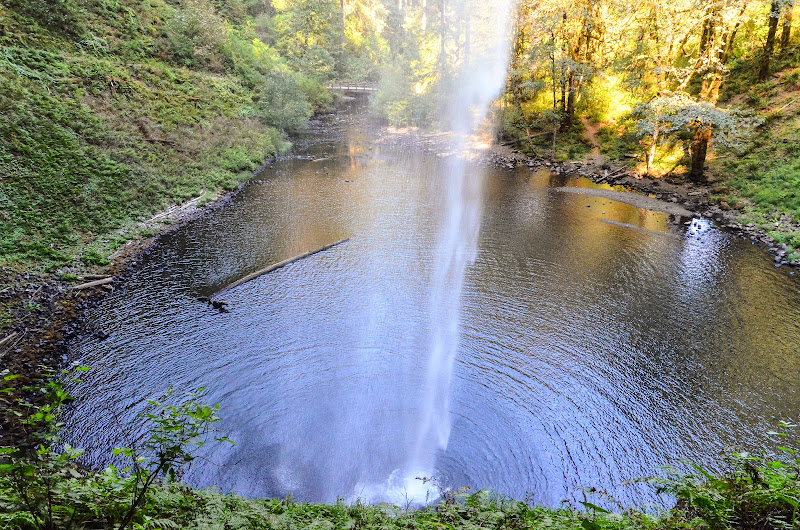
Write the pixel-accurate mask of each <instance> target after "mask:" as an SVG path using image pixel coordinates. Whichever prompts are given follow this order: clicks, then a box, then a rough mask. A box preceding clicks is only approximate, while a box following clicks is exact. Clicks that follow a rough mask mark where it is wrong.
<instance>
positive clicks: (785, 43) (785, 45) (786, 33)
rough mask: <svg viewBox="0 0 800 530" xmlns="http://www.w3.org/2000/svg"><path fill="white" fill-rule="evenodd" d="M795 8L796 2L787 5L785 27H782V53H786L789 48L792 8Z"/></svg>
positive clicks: (784, 16)
mask: <svg viewBox="0 0 800 530" xmlns="http://www.w3.org/2000/svg"><path fill="white" fill-rule="evenodd" d="M793 9H794V2H793V1H792V2H790V3H789V5H788V6H786V12H785V13H784V14H783V28H782V29H781V53H786V50H788V49H789V37H790V34H791V32H792V10H793Z"/></svg>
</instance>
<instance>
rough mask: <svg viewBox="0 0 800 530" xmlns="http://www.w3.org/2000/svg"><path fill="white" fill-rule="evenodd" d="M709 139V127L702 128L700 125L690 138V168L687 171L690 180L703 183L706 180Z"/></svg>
mask: <svg viewBox="0 0 800 530" xmlns="http://www.w3.org/2000/svg"><path fill="white" fill-rule="evenodd" d="M709 140H711V129H703V128H702V126H700V127H699V128H698V129H697V131H696V132H695V133H694V138H692V148H691V155H692V169H691V171H690V172H689V180H691V181H692V182H697V183H704V182H705V181H706V176H705V165H706V155H707V154H708V142H709Z"/></svg>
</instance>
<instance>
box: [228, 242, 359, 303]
mask: <svg viewBox="0 0 800 530" xmlns="http://www.w3.org/2000/svg"><path fill="white" fill-rule="evenodd" d="M347 241H350V238H349V237H348V238H345V239H340V240H339V241H337V242H335V243H331V244H330V245H325V246H324V247H320V248H318V249H316V250H309V251H308V252H303V253H302V254H300V255H298V256H294V257H292V258H289V259H285V260H283V261H279V262H278V263H274V264H272V265H270V266H269V267H265V268H263V269H260V270H257V271H256V272H253V273H251V274H248V275H247V276H245V277H243V278H240V279H238V280H236V281H235V282H233V283H231V284H230V285H226V286H225V287H223V288H222V289H220V290H219V291H217V292H216V293H214V295H213V296H217V295H218V294H220V293H222V292H225V291H229V290H231V289H233V288H235V287H239V286H240V285H242V284H244V283H247V282H249V281H251V280H255V279H256V278H258V277H259V276H263V275H265V274H269V273H270V272H272V271H275V270H278V269H280V268H281V267H285V266H287V265H291V264H292V263H294V262H296V261H300V260H301V259H304V258H307V257H309V256H313V255H314V254H318V253H320V252H324V251H325V250H328V249H330V248H333V247H335V246H336V245H340V244H342V243H346V242H347Z"/></svg>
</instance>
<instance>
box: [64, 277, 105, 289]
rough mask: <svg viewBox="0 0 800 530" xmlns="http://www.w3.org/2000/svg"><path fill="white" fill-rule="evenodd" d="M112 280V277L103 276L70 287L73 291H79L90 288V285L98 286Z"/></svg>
mask: <svg viewBox="0 0 800 530" xmlns="http://www.w3.org/2000/svg"><path fill="white" fill-rule="evenodd" d="M113 281H114V278H113V277H108V278H103V279H102V280H95V281H93V282H88V283H82V284H80V285H76V286H75V287H73V288H72V290H73V291H80V290H82V289H91V288H92V287H100V286H101V285H106V284H109V283H111V282H113Z"/></svg>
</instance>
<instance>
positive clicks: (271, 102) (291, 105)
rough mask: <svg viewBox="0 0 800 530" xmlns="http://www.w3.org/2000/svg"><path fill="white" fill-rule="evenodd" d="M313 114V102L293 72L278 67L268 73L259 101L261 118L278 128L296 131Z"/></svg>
mask: <svg viewBox="0 0 800 530" xmlns="http://www.w3.org/2000/svg"><path fill="white" fill-rule="evenodd" d="M312 114H313V109H312V107H311V103H309V102H308V100H307V99H306V97H305V95H304V94H303V92H302V90H301V89H300V85H299V84H298V82H297V80H296V79H295V77H294V76H293V75H292V74H291V72H289V71H287V70H284V69H276V70H273V71H272V72H270V73H269V74H267V76H266V79H265V82H264V88H263V90H262V92H261V98H260V99H259V101H258V115H259V117H260V118H261V119H263V120H264V121H266V122H267V123H269V124H270V125H272V126H273V127H276V128H278V129H281V130H284V131H294V130H297V129H299V128H300V127H302V126H303V125H304V124H305V123H306V122H307V121H308V119H309V118H311V115H312Z"/></svg>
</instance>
